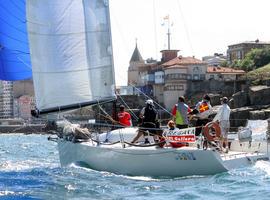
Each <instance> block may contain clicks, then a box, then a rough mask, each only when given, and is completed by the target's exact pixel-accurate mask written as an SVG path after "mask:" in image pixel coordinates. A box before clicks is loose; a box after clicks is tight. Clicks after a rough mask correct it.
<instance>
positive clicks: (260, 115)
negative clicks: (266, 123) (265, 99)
mask: <svg viewBox="0 0 270 200" xmlns="http://www.w3.org/2000/svg"><path fill="white" fill-rule="evenodd" d="M249 119H253V120H257V119H265V112H264V111H263V110H254V111H250V112H249Z"/></svg>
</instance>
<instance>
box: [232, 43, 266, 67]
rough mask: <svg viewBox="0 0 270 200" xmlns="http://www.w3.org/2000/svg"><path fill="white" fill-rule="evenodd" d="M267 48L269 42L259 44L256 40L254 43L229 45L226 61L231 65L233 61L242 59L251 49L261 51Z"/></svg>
mask: <svg viewBox="0 0 270 200" xmlns="http://www.w3.org/2000/svg"><path fill="white" fill-rule="evenodd" d="M267 47H270V43H269V42H261V41H259V40H258V39H257V40H255V41H247V42H242V43H238V44H233V45H229V46H228V50H227V60H228V62H229V63H230V64H232V63H233V61H235V60H242V59H244V58H245V56H246V54H247V53H248V52H250V51H251V50H252V49H262V48H267Z"/></svg>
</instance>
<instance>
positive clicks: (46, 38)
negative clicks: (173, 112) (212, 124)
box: [25, 0, 268, 177]
mask: <svg viewBox="0 0 270 200" xmlns="http://www.w3.org/2000/svg"><path fill="white" fill-rule="evenodd" d="M25 6H26V19H27V31H28V40H29V48H30V55H31V65H32V74H33V81H34V88H35V96H36V107H37V113H36V114H38V115H44V114H45V115H46V114H50V113H56V114H59V113H61V112H64V111H66V110H71V109H76V108H81V107H84V106H88V105H96V104H101V103H106V102H111V101H113V100H115V99H116V95H115V91H114V88H115V79H114V66H113V53H112V38H111V29H110V15H109V2H108V0H80V1H63V0H54V1H35V0H28V1H26V5H25ZM63 124H64V125H65V126H64V127H63V133H59V134H58V137H56V138H54V139H52V140H54V141H56V142H57V144H58V150H59V157H60V163H61V165H62V166H68V165H70V164H72V163H75V164H78V165H80V166H84V167H89V168H91V169H94V170H98V171H106V172H111V173H115V174H124V175H131V176H153V177H178V176H190V175H211V174H216V173H221V172H226V171H228V170H230V169H233V168H237V167H244V166H249V165H251V164H253V163H254V162H256V161H257V160H267V159H268V155H267V153H266V152H255V153H254V152H245V151H242V152H239V151H230V152H229V153H227V154H224V153H222V152H220V151H219V150H218V149H216V148H215V147H214V146H211V147H207V148H203V142H204V140H205V139H204V137H203V136H200V137H199V138H195V135H194V132H195V131H194V128H188V129H185V130H181V132H178V133H177V134H178V135H176V136H179V137H182V138H186V137H185V135H189V136H190V137H192V138H193V139H194V140H191V141H190V142H189V145H188V146H183V147H181V148H174V147H172V146H169V145H168V146H163V147H160V146H158V145H156V144H155V141H154V140H150V145H148V144H141V143H138V144H137V145H130V141H131V140H132V138H133V137H134V136H135V135H136V133H137V131H138V128H137V127H129V128H119V129H116V130H112V131H108V132H104V133H101V134H99V133H93V132H89V131H88V130H85V129H81V128H80V127H78V126H76V125H74V124H70V123H63ZM76 130H77V131H78V130H79V132H80V134H81V133H83V136H85V137H81V138H80V139H76V137H75V136H76V135H74V134H75V133H76ZM70 133H71V137H70ZM179 137H178V138H179ZM150 138H151V136H150Z"/></svg>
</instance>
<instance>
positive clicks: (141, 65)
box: [122, 45, 245, 110]
mask: <svg viewBox="0 0 270 200" xmlns="http://www.w3.org/2000/svg"><path fill="white" fill-rule="evenodd" d="M178 52H179V50H162V51H161V53H162V58H161V61H160V62H158V61H156V60H153V59H148V60H146V61H144V60H143V59H142V57H141V54H140V52H139V50H138V48H137V45H136V47H135V50H134V52H133V55H132V57H131V60H130V67H129V71H128V73H129V76H128V81H129V83H133V85H132V86H133V87H136V89H138V90H140V91H142V92H143V93H144V94H146V95H148V96H150V97H151V98H153V99H155V100H156V101H158V102H159V104H161V105H163V106H165V107H166V108H167V109H169V110H170V109H171V108H172V106H173V105H174V104H175V103H176V102H177V99H178V97H179V96H190V95H193V94H194V93H197V92H200V93H202V92H211V91H215V92H216V91H220V88H222V85H224V84H223V82H228V85H232V86H233V85H234V81H235V80H238V78H239V76H242V75H243V74H245V72H244V71H243V70H235V69H232V68H227V67H220V66H219V65H220V62H223V61H226V60H225V58H224V56H223V55H220V54H219V55H216V54H215V55H214V56H211V57H207V58H205V59H206V61H202V60H200V59H197V58H195V57H183V56H181V55H180V56H178ZM207 61H208V62H207ZM208 63H212V64H213V65H209V64H208ZM209 80H216V82H215V83H213V82H211V84H210V82H209ZM230 82H232V83H230ZM219 83H220V84H219ZM213 84H214V86H215V87H213V86H212V85H213ZM233 87H234V86H233ZM221 90H222V89H221ZM232 90H233V89H232ZM126 91H133V92H134V90H131V89H130V88H125V91H123V92H122V93H130V92H126Z"/></svg>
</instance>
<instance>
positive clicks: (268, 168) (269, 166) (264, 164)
mask: <svg viewBox="0 0 270 200" xmlns="http://www.w3.org/2000/svg"><path fill="white" fill-rule="evenodd" d="M255 167H256V168H258V169H260V170H263V171H264V172H266V173H267V175H269V176H270V162H269V161H263V160H261V161H257V162H256V163H255Z"/></svg>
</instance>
